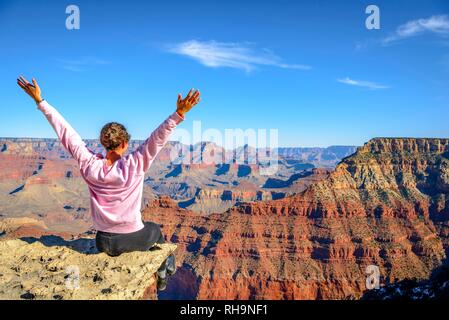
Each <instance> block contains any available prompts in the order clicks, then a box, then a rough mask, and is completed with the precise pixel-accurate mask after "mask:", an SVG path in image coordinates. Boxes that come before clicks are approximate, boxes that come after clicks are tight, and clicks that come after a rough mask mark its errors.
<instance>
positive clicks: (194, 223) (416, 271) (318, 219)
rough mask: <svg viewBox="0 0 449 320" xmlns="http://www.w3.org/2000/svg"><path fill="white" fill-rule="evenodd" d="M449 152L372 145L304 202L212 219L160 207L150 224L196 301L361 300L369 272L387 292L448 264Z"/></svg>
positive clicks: (395, 143) (428, 142)
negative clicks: (187, 275) (174, 255)
mask: <svg viewBox="0 0 449 320" xmlns="http://www.w3.org/2000/svg"><path fill="white" fill-rule="evenodd" d="M448 151H449V140H447V139H373V140H371V141H370V142H368V143H367V144H366V145H365V146H363V147H362V148H360V149H359V150H358V152H357V153H356V154H355V155H354V156H351V157H349V158H346V159H345V160H344V161H343V162H342V163H341V164H339V165H338V166H337V168H336V170H335V172H333V173H331V174H330V175H329V176H328V177H327V178H326V179H324V180H322V181H319V182H316V183H315V184H312V185H311V186H310V187H309V188H308V189H307V190H305V191H304V192H303V193H301V194H298V195H294V196H291V197H288V198H285V199H281V200H274V201H265V202H253V203H245V204H242V205H239V206H237V207H234V208H232V209H230V210H228V211H227V212H226V213H224V214H212V215H209V216H201V215H199V214H197V213H194V212H191V211H188V210H183V209H179V208H177V206H176V204H175V203H174V202H172V201H170V200H169V199H167V198H162V199H159V200H158V202H157V203H154V204H153V205H152V206H150V207H148V208H147V209H146V210H145V211H144V217H145V218H146V219H149V220H152V221H156V222H158V223H161V224H162V225H163V230H164V233H165V234H166V235H167V237H168V239H170V240H171V241H173V242H176V243H178V244H179V249H178V255H179V256H178V261H180V262H182V263H183V264H184V265H188V266H190V267H191V268H192V269H193V270H194V272H195V274H196V276H197V277H198V278H197V279H198V290H197V293H196V297H197V298H199V299H248V298H249V299H253V298H254V299H343V298H348V297H360V296H361V294H362V293H363V291H364V290H366V286H365V281H366V277H367V276H368V275H367V274H366V273H365V271H366V270H365V268H366V267H367V266H368V265H376V266H378V267H379V269H380V272H381V277H382V278H381V281H382V283H386V282H393V281H396V280H401V279H406V278H418V279H424V278H427V277H428V276H429V274H430V273H431V271H432V270H433V269H434V268H436V267H437V266H438V265H440V264H441V261H442V259H443V258H444V257H445V250H446V251H448V248H449V240H448V239H449V237H448V234H449V232H448V230H449V224H448V219H449V194H447V189H446V188H447V186H448V182H449V179H448V173H449V171H448V170H449V166H448V163H449V159H448V158H447V153H448ZM173 294H176V292H173Z"/></svg>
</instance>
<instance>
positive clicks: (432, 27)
mask: <svg viewBox="0 0 449 320" xmlns="http://www.w3.org/2000/svg"><path fill="white" fill-rule="evenodd" d="M425 33H433V34H438V35H443V36H448V35H449V16H447V15H436V16H431V17H430V18H427V19H417V20H412V21H409V22H407V23H405V24H403V25H400V26H399V27H397V28H396V31H395V32H394V33H393V34H391V35H390V36H388V37H386V38H384V39H382V43H383V44H389V43H392V42H395V41H399V40H402V39H406V38H411V37H415V36H418V35H421V34H425Z"/></svg>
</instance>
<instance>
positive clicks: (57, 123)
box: [37, 100, 93, 167]
mask: <svg viewBox="0 0 449 320" xmlns="http://www.w3.org/2000/svg"><path fill="white" fill-rule="evenodd" d="M37 108H38V109H39V110H40V111H42V113H43V114H44V115H45V117H46V118H47V120H48V122H50V124H51V126H52V127H53V129H54V130H55V132H56V135H57V136H58V138H59V140H60V141H61V143H62V145H63V146H64V148H65V149H66V150H67V151H68V152H69V153H70V154H71V155H72V157H73V158H74V159H75V160H76V161H77V162H78V165H79V166H80V167H82V166H83V164H85V163H86V162H87V161H89V160H90V158H91V157H92V156H93V153H92V152H91V151H90V150H89V149H87V147H86V144H85V143H84V142H83V140H82V139H81V137H80V136H79V134H78V133H77V132H76V131H75V130H74V129H73V128H72V127H71V126H70V124H69V123H68V122H67V121H66V120H65V119H64V118H63V117H62V115H61V114H60V113H59V112H58V111H57V110H56V109H55V108H54V107H52V106H51V105H50V104H49V103H48V102H47V101H45V100H44V101H42V102H40V103H39V104H38V105H37Z"/></svg>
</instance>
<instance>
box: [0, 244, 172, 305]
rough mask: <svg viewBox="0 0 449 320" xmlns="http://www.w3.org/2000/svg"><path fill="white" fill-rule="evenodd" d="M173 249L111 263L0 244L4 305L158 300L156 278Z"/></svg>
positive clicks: (59, 249)
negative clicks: (8, 302)
mask: <svg viewBox="0 0 449 320" xmlns="http://www.w3.org/2000/svg"><path fill="white" fill-rule="evenodd" d="M175 249H176V245H174V244H163V245H159V247H158V248H156V249H155V250H152V251H148V252H132V253H124V254H122V255H120V256H118V257H109V256H108V255H106V254H105V253H83V252H78V251H76V250H74V249H72V248H68V247H65V246H46V245H44V244H42V243H41V242H38V241H36V242H34V243H32V244H30V243H28V242H25V241H22V240H6V241H0V261H1V264H0V300H5V299H47V300H61V299H64V300H67V299H76V300H90V299H93V300H97V299H105V300H107V299H147V298H155V284H154V282H155V277H154V274H155V272H156V271H157V269H158V268H159V267H160V266H161V264H162V262H163V261H164V260H165V259H166V258H167V257H168V256H169V255H170V253H172V252H174V250H175Z"/></svg>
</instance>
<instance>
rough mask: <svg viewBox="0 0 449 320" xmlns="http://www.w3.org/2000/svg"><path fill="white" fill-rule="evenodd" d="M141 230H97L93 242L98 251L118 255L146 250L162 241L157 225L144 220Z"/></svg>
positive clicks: (162, 237)
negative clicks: (126, 231) (129, 231)
mask: <svg viewBox="0 0 449 320" xmlns="http://www.w3.org/2000/svg"><path fill="white" fill-rule="evenodd" d="M143 224H144V228H143V229H142V230H139V231H136V232H131V233H110V232H103V231H97V236H96V238H95V242H96V245H97V249H98V251H100V252H105V253H106V254H108V255H110V256H118V255H121V254H122V253H125V252H133V251H148V250H150V248H151V247H153V246H154V245H155V244H156V243H164V242H165V240H164V236H163V235H162V232H161V228H160V227H159V225H157V224H156V223H153V222H149V221H146V222H144V223H143Z"/></svg>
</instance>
